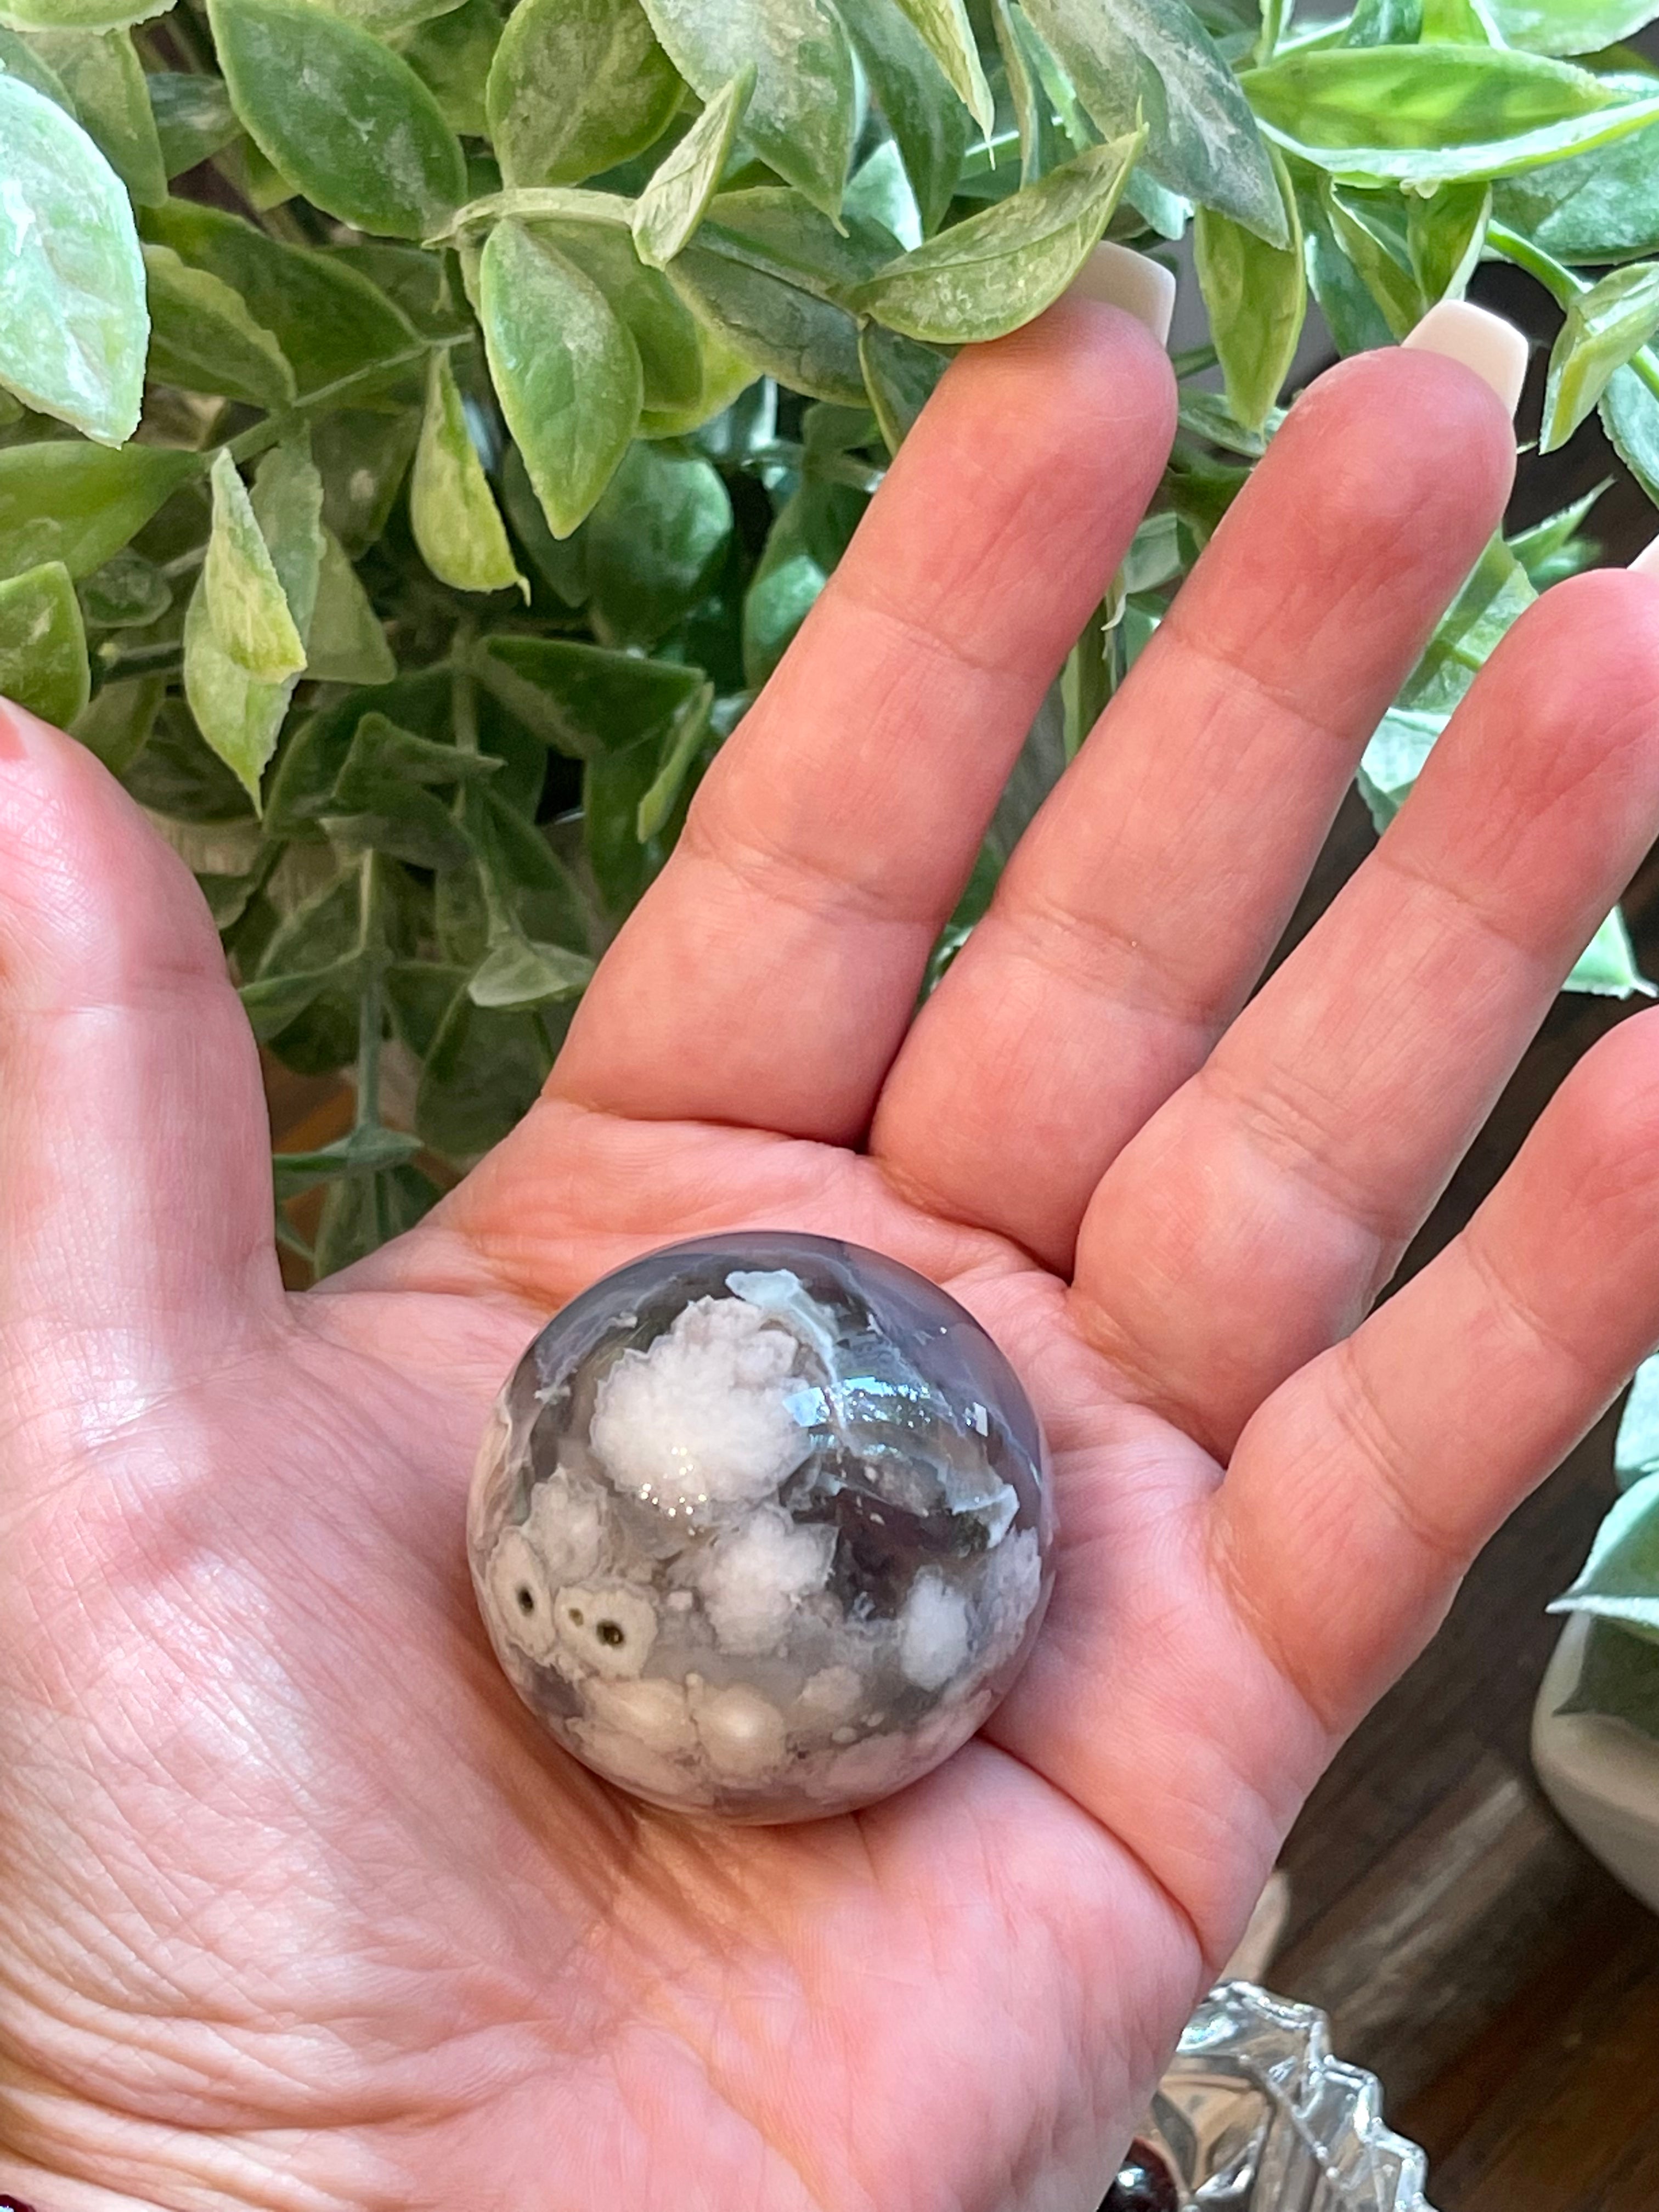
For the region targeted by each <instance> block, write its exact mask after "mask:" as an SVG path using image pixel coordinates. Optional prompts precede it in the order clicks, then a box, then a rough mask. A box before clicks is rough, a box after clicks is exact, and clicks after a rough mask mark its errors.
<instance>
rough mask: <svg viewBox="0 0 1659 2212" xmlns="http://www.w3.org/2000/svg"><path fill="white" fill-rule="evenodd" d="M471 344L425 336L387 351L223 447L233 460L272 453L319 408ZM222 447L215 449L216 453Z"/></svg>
mask: <svg viewBox="0 0 1659 2212" xmlns="http://www.w3.org/2000/svg"><path fill="white" fill-rule="evenodd" d="M468 343H471V339H470V337H468V336H458V337H443V338H422V339H421V340H420V342H419V343H417V344H415V345H412V346H405V347H404V350H403V351H402V352H401V353H393V354H388V355H387V356H386V358H385V360H383V361H372V362H368V365H367V366H366V367H365V368H354V369H353V370H352V371H351V373H350V374H349V376H337V377H336V378H335V380H334V381H333V383H332V384H319V386H318V387H317V389H316V390H315V392H307V394H306V396H305V398H303V399H296V400H295V402H294V404H293V405H292V406H291V407H282V408H278V409H277V410H276V413H275V414H272V415H267V416H266V417H265V419H264V422H255V423H254V424H253V425H252V428H249V429H246V430H244V431H243V432H242V434H241V435H240V437H237V438H232V439H231V440H230V441H228V446H227V447H225V448H224V450H226V451H228V453H229V454H230V457H231V459H232V460H234V461H238V462H241V461H251V460H252V459H255V458H256V457H257V456H258V454H260V453H267V452H269V451H270V447H272V446H276V445H280V444H281V443H282V441H283V437H284V436H285V435H287V433H288V432H289V430H290V429H292V428H294V427H295V424H297V423H301V422H307V421H308V420H309V418H310V417H311V416H313V414H315V413H316V412H317V411H318V410H319V409H325V408H329V407H332V406H334V405H335V404H337V402H338V401H339V400H341V399H343V398H349V395H350V394H351V393H352V392H358V391H372V390H373V389H374V386H375V385H376V384H377V383H380V381H382V380H384V379H386V378H387V377H391V376H395V375H396V374H397V373H398V370H399V369H400V368H414V367H415V365H416V362H425V361H428V360H430V358H431V357H432V356H433V354H435V353H436V352H439V351H446V352H447V350H448V349H449V348H450V347H452V346H458V345H466V344H468ZM219 450H220V449H219V448H217V447H216V448H215V451H216V452H217V451H219Z"/></svg>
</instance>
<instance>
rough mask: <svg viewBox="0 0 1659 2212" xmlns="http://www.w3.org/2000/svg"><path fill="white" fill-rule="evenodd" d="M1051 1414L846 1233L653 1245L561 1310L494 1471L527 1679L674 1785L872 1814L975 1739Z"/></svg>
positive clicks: (564, 1723) (777, 1813)
mask: <svg viewBox="0 0 1659 2212" xmlns="http://www.w3.org/2000/svg"><path fill="white" fill-rule="evenodd" d="M1050 1533H1051V1521H1050V1512H1049V1506H1048V1486H1047V1482H1046V1480H1045V1472H1044V1460H1043V1447H1042V1433H1041V1431H1040V1430H1039V1428H1038V1426H1037V1421H1036V1415H1035V1413H1033V1412H1032V1410H1031V1407H1030V1402H1029V1401H1028V1400H1027V1398H1026V1396H1025V1394H1024V1391H1023V1390H1022V1389H1021V1388H1020V1386H1019V1383H1018V1381H1017V1380H1016V1379H1015V1376H1014V1373H1013V1370H1012V1368H1011V1367H1010V1366H1009V1364H1008V1363H1007V1361H1006V1359H1005V1358H1003V1356H1002V1354H1001V1353H1000V1352H999V1351H998V1350H997V1348H996V1346H994V1344H993V1343H992V1341H991V1340H990V1339H989V1337H987V1335H986V1334H985V1332H984V1330H983V1329H981V1328H980V1326H979V1324H978V1322H975V1320H974V1319H973V1318H972V1316H970V1315H969V1314H967V1313H965V1312H964V1311H963V1309H962V1308H961V1307H960V1306H959V1305H957V1303H956V1301H955V1300H954V1299H952V1298H950V1297H946V1296H945V1292H944V1291H941V1290H939V1289H937V1288H936V1287H935V1286H934V1285H933V1284H932V1283H930V1282H928V1281H927V1280H926V1279H924V1278H923V1277H921V1276H920V1275H915V1274H912V1273H911V1272H910V1271H909V1269H908V1267H899V1266H898V1265H897V1264H896V1262H895V1261H891V1260H886V1259H883V1258H882V1257H880V1256H879V1255H878V1254H877V1253H874V1252H866V1251H863V1250H860V1249H859V1248H858V1247H857V1246H856V1245H852V1244H842V1243H832V1242H831V1241H830V1240H829V1239H828V1238H825V1237H801V1236H795V1235H790V1234H785V1233H782V1232H769V1231H762V1232H758V1233H756V1234H754V1235H746V1236H738V1237H707V1238H704V1239H702V1240H701V1241H700V1242H698V1243H691V1244H678V1245H675V1246H673V1247H671V1249H668V1250H667V1251H663V1252H653V1253H652V1254H651V1255H649V1256H648V1257H647V1258H646V1259H643V1260H638V1261H635V1262H634V1263H633V1265H632V1266H631V1267H623V1268H620V1269H618V1270H617V1273H615V1274H612V1275H607V1276H606V1277H605V1279H604V1281H602V1282H600V1283H597V1284H595V1285H594V1286H593V1287H592V1289H591V1290H589V1291H584V1292H583V1294H582V1295H581V1297H578V1298H575V1299H574V1300H573V1301H572V1302H571V1304H569V1305H568V1306H567V1307H566V1308H565V1309H564V1310H563V1312H562V1313H561V1314H559V1315H558V1316H557V1317H556V1319H555V1320H553V1321H551V1322H549V1324H548V1326H547V1327H546V1328H544V1330H543V1331H542V1333H541V1334H540V1335H539V1336H538V1338H537V1339H536V1340H535V1342H534V1343H533V1344H532V1346H531V1347H530V1349H529V1350H528V1351H527V1352H526V1354H525V1356H524V1358H522V1359H521V1360H520V1363H519V1365H518V1368H517V1370H515V1372H514V1373H513V1376H512V1378H511V1380H510V1381H509V1382H508V1383H507V1388H506V1389H505V1390H503V1392H502V1393H501V1398H500V1400H499V1401H498V1403H497V1405H496V1408H495V1414H494V1416H493V1417H492V1419H491V1423H490V1427H489V1433H488V1435H487V1436H486V1437H485V1439H484V1443H483V1450H482V1452H481V1453H480V1455H479V1460H478V1465H477V1472H476V1474H475V1475H474V1477H473V1484H472V1497H471V1510H470V1514H469V1519H468V1547H469V1552H470V1554H471V1564H472V1577H473V1581H474V1583H475V1585H476V1587H477V1593H478V1602H479V1604H480V1606H481V1607H482V1608H483V1617H484V1620H485V1622H486V1624H487V1626H488V1627H489V1636H490V1640H491V1642H492V1643H493V1644H494V1645H495V1651H496V1654H497V1656H498V1657H499V1658H500V1660H501V1664H502V1666H503V1667H504V1668H506V1670H507V1674H508V1675H509V1676H510V1677H511V1679H512V1680H513V1685H514V1686H515V1687H516V1688H517V1690H518V1692H519V1694H520V1697H522V1698H523V1699H524V1700H525V1702H526V1705H529V1706H530V1707H531V1708H532V1711H534V1712H535V1713H537V1714H538V1716H539V1717H540V1718H541V1719H542V1721H543V1722H544V1723H545V1724H546V1726H547V1727H548V1728H549V1729H550V1730H551V1731H552V1733H553V1735H555V1736H556V1737H557V1739H558V1741H560V1742H561V1743H562V1744H563V1745H564V1746H565V1747H566V1749H567V1750H568V1751H571V1752H573V1753H574V1754H575V1756H576V1757H577V1758H578V1759H581V1760H583V1761H584V1762H585V1763H586V1765H588V1766H591V1767H592V1768H593V1769H594V1771H596V1772H597V1773H599V1774H602V1775H604V1776H605V1777H606V1778H608V1779H609V1780H610V1781H611V1782H614V1783H616V1784H618V1785H619V1786H620V1787H621V1788H623V1789H624V1790H631V1791H632V1792H633V1793H634V1794H635V1796H639V1797H643V1798H646V1799H648V1800H649V1801H650V1802H652V1803H653V1804H657V1805H665V1806H671V1807H673V1808H676V1809H677V1810H680V1811H688V1812H706V1813H712V1814H719V1815H720V1816H721V1817H723V1818H725V1819H727V1820H749V1821H778V1820H814V1819H817V1818H819V1817H822V1816H823V1815H824V1814H831V1813H842V1812H848V1811H850V1810H851V1809H852V1808H854V1807H856V1806H860V1805H867V1804H870V1803H872V1802H873V1801H874V1800H875V1799H877V1798H879V1797H885V1796H888V1795H890V1793H891V1792H892V1791H893V1790H900V1789H902V1788H903V1787H904V1785H905V1784H907V1783H910V1782H914V1781H915V1780H917V1779H918V1778H919V1777H921V1775H924V1774H926V1773H927V1771H928V1770H929V1769H930V1768H932V1767H934V1766H937V1765H939V1761H940V1760H941V1759H946V1758H948V1757H949V1756H950V1754H951V1752H953V1751H955V1750H956V1749H957V1746H958V1745H959V1744H962V1743H963V1742H965V1741H966V1740H967V1738H968V1737H969V1736H970V1735H972V1734H973V1733H974V1731H975V1729H977V1728H978V1727H979V1726H980V1724H981V1722H982V1721H983V1720H984V1719H985V1717H986V1716H987V1714H988V1713H989V1712H990V1711H991V1710H992V1708H993V1707H994V1705H996V1703H997V1701H998V1699H1000V1697H1001V1696H1002V1695H1003V1693H1004V1692H1005V1691H1006V1689H1007V1687H1008V1686H1009V1684H1010V1683H1011V1682H1012V1680H1013V1678H1014V1676H1015V1674H1017V1673H1018V1670H1019V1668H1020V1665H1021V1662H1023V1661H1024V1657H1025V1656H1026V1653H1027V1651H1028V1650H1030V1644H1031V1642H1032V1639H1033V1638H1034V1637H1035V1635H1036V1630H1037V1627H1038V1625H1039V1623H1040V1621H1041V1619H1042V1611H1043V1607H1044V1606H1045V1604H1046V1603H1047V1601H1048V1587H1049V1579H1050V1577H1049V1565H1048V1555H1049V1547H1050Z"/></svg>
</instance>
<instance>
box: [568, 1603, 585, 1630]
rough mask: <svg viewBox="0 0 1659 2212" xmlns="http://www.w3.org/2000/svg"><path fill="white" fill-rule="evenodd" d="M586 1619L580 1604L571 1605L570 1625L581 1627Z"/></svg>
mask: <svg viewBox="0 0 1659 2212" xmlns="http://www.w3.org/2000/svg"><path fill="white" fill-rule="evenodd" d="M585 1619H586V1615H585V1614H584V1613H583V1612H582V1609H581V1607H580V1606H579V1605H573V1606H572V1607H570V1626H572V1627H573V1628H580V1626H581V1625H582V1622H583V1620H585Z"/></svg>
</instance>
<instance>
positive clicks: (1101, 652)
mask: <svg viewBox="0 0 1659 2212" xmlns="http://www.w3.org/2000/svg"><path fill="white" fill-rule="evenodd" d="M1110 613H1111V606H1110V605H1109V603H1107V602H1103V603H1102V604H1101V605H1099V606H1097V608H1096V609H1095V611H1094V612H1093V613H1092V614H1091V616H1090V617H1089V621H1088V626H1087V627H1086V629H1085V630H1084V633H1083V635H1082V636H1081V637H1080V638H1079V640H1078V641H1077V643H1076V644H1075V645H1074V646H1073V647H1072V651H1071V656H1070V658H1069V659H1068V660H1067V661H1066V674H1065V677H1064V679H1063V684H1062V690H1063V696H1064V700H1065V706H1066V736H1065V746H1066V759H1067V760H1068V761H1069V760H1075V759H1076V758H1077V756H1078V754H1079V751H1080V750H1082V746H1083V741H1084V739H1085V738H1086V737H1087V736H1088V734H1089V732H1090V731H1091V730H1092V729H1093V727H1094V726H1095V724H1096V723H1097V721H1098V720H1100V717H1101V716H1102V714H1104V713H1105V711H1106V705H1107V702H1108V701H1109V699H1110V698H1111V696H1112V694H1113V692H1114V691H1115V690H1116V688H1117V685H1116V676H1117V634H1116V629H1115V626H1112V625H1110V624H1109V621H1108V617H1109V615H1110Z"/></svg>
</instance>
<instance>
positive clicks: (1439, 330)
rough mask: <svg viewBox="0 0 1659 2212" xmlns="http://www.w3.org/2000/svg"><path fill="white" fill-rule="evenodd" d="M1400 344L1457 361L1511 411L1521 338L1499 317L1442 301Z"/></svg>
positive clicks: (1517, 399)
mask: <svg viewBox="0 0 1659 2212" xmlns="http://www.w3.org/2000/svg"><path fill="white" fill-rule="evenodd" d="M1402 343H1404V344H1406V345H1408V346H1412V347H1414V348H1415V349H1416V350H1417V351H1418V352H1419V353H1443V354H1444V355H1445V356H1446V358H1447V360H1448V361H1461V362H1462V364H1463V366H1464V368H1472V369H1473V370H1474V373H1475V374H1476V375H1477V376H1478V377H1480V379H1481V380H1483V381H1484V382H1485V383H1487V384H1489V385H1490V386H1492V390H1493V391H1494V392H1496V393H1497V394H1498V398H1500V399H1501V400H1502V401H1503V403H1504V406H1505V407H1506V408H1507V409H1508V410H1509V411H1510V414H1511V415H1513V414H1514V412H1515V410H1516V408H1517V407H1518V406H1519V405H1520V404H1521V387H1522V385H1523V384H1525V382H1526V380H1527V355H1528V344H1527V337H1526V332H1525V331H1518V330H1516V327H1515V325H1514V324H1513V323H1506V322H1505V321H1504V318H1503V317H1502V315H1494V314H1490V313H1488V312H1487V310H1486V308H1485V307H1471V305H1470V304H1469V302H1468V301H1467V300H1443V301H1441V302H1440V305H1439V306H1438V307H1431V308H1430V309H1429V312H1428V313H1427V314H1426V315H1425V316H1424V318H1423V319H1422V321H1421V322H1420V323H1419V325H1417V328H1416V329H1415V330H1414V331H1412V333H1411V334H1410V336H1409V337H1407V338H1406V339H1404V340H1403V341H1402Z"/></svg>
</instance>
